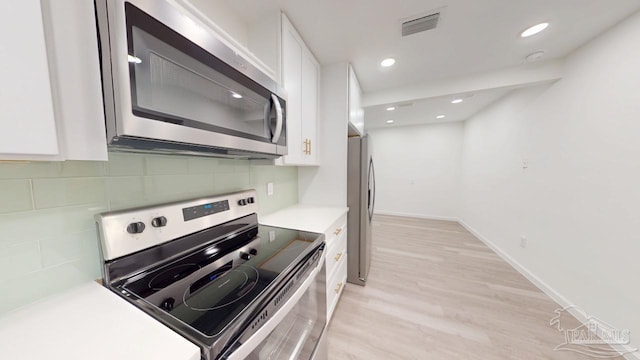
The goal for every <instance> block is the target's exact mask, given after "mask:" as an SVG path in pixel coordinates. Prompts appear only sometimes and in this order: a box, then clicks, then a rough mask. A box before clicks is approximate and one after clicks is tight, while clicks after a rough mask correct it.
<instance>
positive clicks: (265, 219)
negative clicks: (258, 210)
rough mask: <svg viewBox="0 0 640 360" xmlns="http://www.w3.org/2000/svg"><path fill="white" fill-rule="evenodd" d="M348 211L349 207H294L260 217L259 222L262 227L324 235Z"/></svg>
mask: <svg viewBox="0 0 640 360" xmlns="http://www.w3.org/2000/svg"><path fill="white" fill-rule="evenodd" d="M348 211H349V208H348V207H329V206H312V205H294V206H290V207H287V208H284V209H282V210H279V211H276V212H275V213H272V214H269V215H266V216H260V218H259V222H260V224H262V225H268V226H277V227H284V228H289V229H296V230H303V231H311V232H317V233H323V232H325V231H327V229H328V228H329V227H330V226H331V225H332V224H333V223H334V222H335V221H336V220H338V218H339V217H340V216H342V215H344V214H346V213H347V212H348Z"/></svg>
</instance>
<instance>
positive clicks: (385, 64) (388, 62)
mask: <svg viewBox="0 0 640 360" xmlns="http://www.w3.org/2000/svg"><path fill="white" fill-rule="evenodd" d="M395 63H396V59H394V58H388V59H384V60H382V62H381V63H380V65H382V67H389V66H393V64H395Z"/></svg>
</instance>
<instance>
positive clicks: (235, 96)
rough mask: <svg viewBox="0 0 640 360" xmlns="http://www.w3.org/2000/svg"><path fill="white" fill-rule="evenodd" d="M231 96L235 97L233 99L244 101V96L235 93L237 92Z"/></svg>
mask: <svg viewBox="0 0 640 360" xmlns="http://www.w3.org/2000/svg"><path fill="white" fill-rule="evenodd" d="M231 96H233V97H234V98H236V99H242V95H240V94H238V93H235V92H232V93H231Z"/></svg>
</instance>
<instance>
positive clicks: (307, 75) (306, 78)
mask: <svg viewBox="0 0 640 360" xmlns="http://www.w3.org/2000/svg"><path fill="white" fill-rule="evenodd" d="M305 50H306V49H305ZM318 72H319V66H318V63H317V62H316V59H315V58H314V57H313V55H312V54H311V53H310V52H309V51H304V52H303V54H302V141H303V142H305V143H304V146H306V148H305V149H304V150H306V151H304V152H303V154H304V155H303V160H304V161H303V162H304V163H305V164H308V165H317V163H318V150H319V148H318V136H317V133H318V129H317V127H318Z"/></svg>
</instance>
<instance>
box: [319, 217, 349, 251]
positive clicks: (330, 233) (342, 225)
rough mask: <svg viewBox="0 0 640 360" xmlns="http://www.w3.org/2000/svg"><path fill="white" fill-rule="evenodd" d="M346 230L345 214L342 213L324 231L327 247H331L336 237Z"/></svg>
mask: <svg viewBox="0 0 640 360" xmlns="http://www.w3.org/2000/svg"><path fill="white" fill-rule="evenodd" d="M346 232H347V214H344V215H342V216H341V217H340V218H339V219H338V220H336V221H335V222H334V223H333V224H332V225H331V226H330V227H329V228H328V229H327V231H326V232H325V233H324V236H325V241H326V243H327V247H329V248H331V247H332V246H333V244H334V242H335V240H336V239H338V238H339V237H340V236H341V235H342V234H345V233H346Z"/></svg>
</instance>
